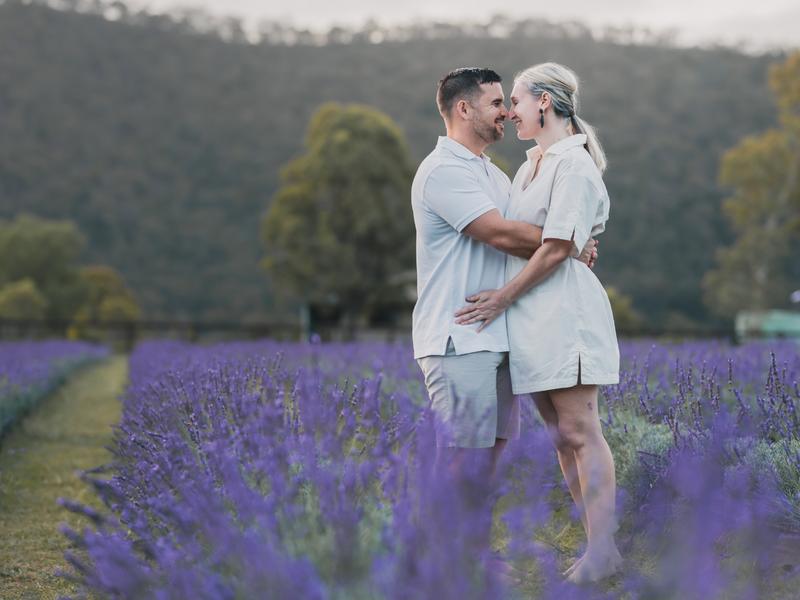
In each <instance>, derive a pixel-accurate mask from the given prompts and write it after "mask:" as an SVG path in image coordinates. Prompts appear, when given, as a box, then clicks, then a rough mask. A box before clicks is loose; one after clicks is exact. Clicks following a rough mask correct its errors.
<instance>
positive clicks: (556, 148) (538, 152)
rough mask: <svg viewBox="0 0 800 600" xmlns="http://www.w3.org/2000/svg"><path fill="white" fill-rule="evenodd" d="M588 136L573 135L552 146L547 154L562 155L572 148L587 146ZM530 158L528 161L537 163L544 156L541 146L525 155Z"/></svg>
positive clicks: (535, 147)
mask: <svg viewBox="0 0 800 600" xmlns="http://www.w3.org/2000/svg"><path fill="white" fill-rule="evenodd" d="M586 139H587V138H586V134H585V133H578V134H575V135H571V136H569V137H567V138H564V139H563V140H561V141H560V142H556V143H555V144H553V145H552V146H550V147H549V148H548V149H547V152H545V154H561V153H562V152H564V151H565V150H569V149H570V148H574V147H575V146H583V145H584V144H586ZM525 154H526V155H527V156H528V160H530V161H532V162H536V161H537V160H539V158H540V157H541V156H542V149H541V148H539V146H534V147H533V148H531V149H530V150H528V151H527V152H526V153H525Z"/></svg>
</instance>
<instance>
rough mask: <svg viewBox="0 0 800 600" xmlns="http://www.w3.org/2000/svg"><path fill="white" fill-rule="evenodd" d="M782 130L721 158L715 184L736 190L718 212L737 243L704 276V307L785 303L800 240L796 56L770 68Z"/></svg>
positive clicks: (731, 310)
mask: <svg viewBox="0 0 800 600" xmlns="http://www.w3.org/2000/svg"><path fill="white" fill-rule="evenodd" d="M770 87H771V88H772V92H773V94H774V95H775V97H776V100H777V101H778V106H779V107H780V116H781V127H780V128H779V129H773V130H770V131H768V132H766V133H765V134H763V135H761V136H759V137H748V138H746V139H744V140H742V142H741V143H740V144H739V145H738V146H736V147H735V148H733V149H732V150H730V151H729V152H728V153H727V154H725V156H724V158H723V160H722V169H721V172H720V180H721V182H722V183H723V184H726V185H730V186H732V187H733V188H734V193H733V196H731V197H730V198H728V199H726V200H725V202H724V203H723V209H724V211H725V213H726V215H727V216H728V217H729V218H730V220H731V222H732V223H733V226H734V230H735V231H736V233H737V239H736V243H735V244H734V245H733V246H731V247H730V248H720V249H719V251H718V252H717V262H718V264H719V268H718V269H716V270H714V271H711V272H709V273H708V274H707V275H706V278H705V280H704V284H705V287H706V300H707V302H708V304H709V306H710V307H711V308H712V309H713V310H714V311H715V312H719V313H721V314H725V315H728V316H733V315H734V314H736V312H737V311H739V310H743V309H750V310H756V311H758V310H765V309H769V308H772V307H774V306H775V305H780V304H782V303H783V302H785V301H786V300H785V299H786V297H787V296H788V295H789V292H790V291H791V290H792V289H793V288H792V287H791V285H792V284H793V283H795V282H792V281H790V278H789V277H787V275H788V274H789V273H790V272H791V271H790V269H788V268H787V267H788V266H789V264H790V262H789V261H790V259H791V258H792V257H793V256H794V255H795V254H796V253H795V252H793V249H794V248H793V247H797V245H798V241H800V235H799V234H800V52H795V53H793V54H792V55H791V56H790V57H789V58H788V60H787V61H786V63H785V64H780V65H773V66H772V68H771V69H770Z"/></svg>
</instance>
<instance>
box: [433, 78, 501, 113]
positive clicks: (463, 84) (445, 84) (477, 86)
mask: <svg viewBox="0 0 800 600" xmlns="http://www.w3.org/2000/svg"><path fill="white" fill-rule="evenodd" d="M501 81H502V78H501V77H500V75H498V74H497V73H495V72H494V71H492V70H491V69H478V68H475V67H465V68H463V69H456V70H455V71H450V72H449V73H448V74H447V75H445V76H444V77H442V78H441V79H440V80H439V91H438V92H437V93H436V104H438V105H439V112H440V113H442V116H443V117H445V118H447V117H448V116H449V115H450V111H452V110H453V107H454V106H455V105H456V104H457V103H458V102H459V101H460V100H466V101H467V102H469V103H470V104H474V103H475V101H476V100H477V99H478V98H479V97H480V96H481V93H482V90H481V85H482V84H484V83H500V82H501Z"/></svg>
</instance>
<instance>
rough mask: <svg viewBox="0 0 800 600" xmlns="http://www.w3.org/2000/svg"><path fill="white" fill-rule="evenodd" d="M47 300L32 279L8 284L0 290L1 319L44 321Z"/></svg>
mask: <svg viewBox="0 0 800 600" xmlns="http://www.w3.org/2000/svg"><path fill="white" fill-rule="evenodd" d="M46 310H47V298H45V297H44V296H43V295H42V293H41V292H40V291H39V290H37V289H36V284H35V283H34V282H33V281H32V280H31V279H22V280H20V281H15V282H14V283H9V284H6V285H5V286H4V287H3V288H2V289H0V319H15V320H20V321H43V320H44V315H45V311H46Z"/></svg>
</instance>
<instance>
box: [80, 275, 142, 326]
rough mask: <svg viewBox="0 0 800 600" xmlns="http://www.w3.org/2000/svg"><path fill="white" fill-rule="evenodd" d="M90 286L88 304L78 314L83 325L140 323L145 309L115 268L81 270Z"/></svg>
mask: <svg viewBox="0 0 800 600" xmlns="http://www.w3.org/2000/svg"><path fill="white" fill-rule="evenodd" d="M81 276H82V277H83V278H84V279H85V280H86V281H87V282H88V284H89V294H88V297H87V299H86V303H85V304H84V305H83V306H82V307H81V309H80V310H79V311H78V313H77V315H76V317H75V318H76V320H77V321H78V322H82V323H109V322H111V323H120V322H133V321H138V320H139V318H140V317H141V309H140V308H139V304H138V303H137V302H136V298H135V297H134V295H133V292H132V291H131V290H130V288H129V287H128V286H127V285H126V284H125V281H124V280H123V279H122V276H121V275H120V274H119V273H117V272H116V271H115V270H114V269H112V268H111V267H106V266H102V265H101V266H94V267H85V268H83V269H81Z"/></svg>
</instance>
